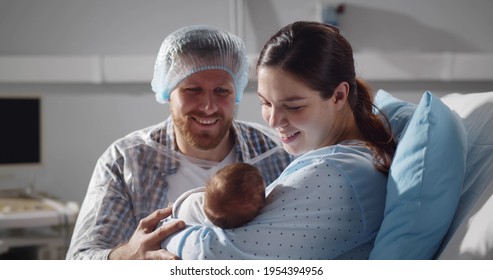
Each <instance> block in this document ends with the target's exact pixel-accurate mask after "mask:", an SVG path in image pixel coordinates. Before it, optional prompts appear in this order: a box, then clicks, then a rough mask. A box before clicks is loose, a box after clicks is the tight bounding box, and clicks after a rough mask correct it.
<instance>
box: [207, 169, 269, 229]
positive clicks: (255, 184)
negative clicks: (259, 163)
mask: <svg viewBox="0 0 493 280" xmlns="http://www.w3.org/2000/svg"><path fill="white" fill-rule="evenodd" d="M264 204H265V182H264V179H263V177H262V174H261V173H260V171H259V170H258V169H257V168H256V167H255V166H253V165H250V164H247V163H233V164H230V165H227V166H226V167H223V168H222V169H220V170H219V171H217V172H216V173H215V174H214V175H213V176H211V177H210V178H209V180H208V181H207V185H206V190H205V199H204V212H205V214H206V215H207V218H209V220H210V221H211V222H212V223H213V224H214V225H216V226H218V227H221V228H224V229H228V228H235V227H238V226H241V225H243V224H246V223H248V222H249V221H251V220H253V218H255V216H257V214H258V213H259V212H260V210H261V209H262V207H263V206H264Z"/></svg>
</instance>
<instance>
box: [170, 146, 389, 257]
mask: <svg viewBox="0 0 493 280" xmlns="http://www.w3.org/2000/svg"><path fill="white" fill-rule="evenodd" d="M359 143H361V142H359ZM348 144H349V143H348ZM352 144H355V143H354V142H353V143H352ZM386 182H387V177H386V176H385V175H384V174H383V173H381V172H379V171H377V170H376V169H375V167H374V165H373V159H372V157H371V153H370V151H369V150H368V149H367V148H365V147H363V146H361V145H341V144H339V145H335V146H329V147H324V148H321V149H318V150H314V151H311V152H309V153H306V154H304V155H302V156H300V157H299V158H297V159H296V160H294V161H293V162H292V163H291V164H290V165H289V166H288V167H287V168H286V169H285V170H284V171H283V173H282V174H281V175H280V177H279V178H278V179H277V180H276V181H274V182H273V183H272V184H270V185H269V186H268V187H267V190H266V191H267V204H266V206H265V207H264V208H263V210H262V211H261V213H260V214H259V215H258V216H257V217H256V218H255V219H254V220H253V221H252V222H250V223H248V224H246V225H244V226H241V227H238V228H235V229H228V230H223V229H221V228H218V227H215V226H206V225H198V224H189V225H187V227H186V228H185V229H184V230H183V231H181V232H179V233H177V234H175V235H173V236H172V237H170V238H168V239H166V240H164V241H163V242H162V244H161V247H162V248H165V249H167V250H169V251H170V252H172V253H174V254H176V255H178V256H179V257H180V258H182V259H223V260H227V259H281V260H289V259H366V258H368V255H369V253H370V251H371V249H372V247H373V241H374V239H375V236H376V234H377V231H378V229H379V227H380V224H381V221H382V219H383V212H384V206H385V196H386V190H385V189H386Z"/></svg>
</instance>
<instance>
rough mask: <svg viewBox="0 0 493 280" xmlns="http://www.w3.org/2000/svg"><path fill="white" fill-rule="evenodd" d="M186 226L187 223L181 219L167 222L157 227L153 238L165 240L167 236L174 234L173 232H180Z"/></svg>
mask: <svg viewBox="0 0 493 280" xmlns="http://www.w3.org/2000/svg"><path fill="white" fill-rule="evenodd" d="M184 228H185V223H184V222H183V221H181V220H175V221H171V222H169V223H166V224H164V225H162V226H161V227H159V228H157V229H156V230H155V231H154V234H155V236H154V237H153V239H154V238H155V239H157V240H163V239H165V238H166V237H168V236H170V235H172V234H173V233H175V232H178V231H180V230H182V229H184Z"/></svg>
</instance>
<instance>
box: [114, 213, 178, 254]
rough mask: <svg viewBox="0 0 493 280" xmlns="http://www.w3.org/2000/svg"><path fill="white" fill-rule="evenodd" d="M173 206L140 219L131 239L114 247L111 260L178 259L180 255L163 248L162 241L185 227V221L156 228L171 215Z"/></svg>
mask: <svg viewBox="0 0 493 280" xmlns="http://www.w3.org/2000/svg"><path fill="white" fill-rule="evenodd" d="M171 210H172V208H171V207H168V208H165V209H158V210H156V211H154V212H153V213H151V214H150V215H149V216H147V217H145V218H143V219H142V220H140V222H139V225H138V226H137V229H136V230H135V232H134V234H133V235H132V237H131V238H130V240H129V241H128V242H127V243H125V244H123V245H121V246H119V247H116V248H115V249H113V251H111V253H110V254H109V256H108V258H109V259H110V260H177V259H178V257H177V256H175V255H173V254H171V253H170V252H168V251H166V250H165V249H161V246H160V244H161V241H162V240H163V239H165V238H166V237H168V236H170V235H171V234H173V233H175V232H177V231H179V230H182V229H183V228H184V227H185V223H184V222H183V221H173V222H171V223H167V224H165V225H163V226H161V227H159V228H157V229H156V226H157V224H158V223H159V222H160V221H161V220H162V219H164V218H166V217H168V216H169V215H171Z"/></svg>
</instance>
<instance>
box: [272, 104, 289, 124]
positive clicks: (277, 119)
mask: <svg viewBox="0 0 493 280" xmlns="http://www.w3.org/2000/svg"><path fill="white" fill-rule="evenodd" d="M287 124H288V120H287V119H286V118H285V116H284V115H283V114H282V112H280V111H279V110H276V109H274V108H272V109H271V111H270V116H269V126H270V127H272V128H278V127H284V126H286V125H287Z"/></svg>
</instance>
